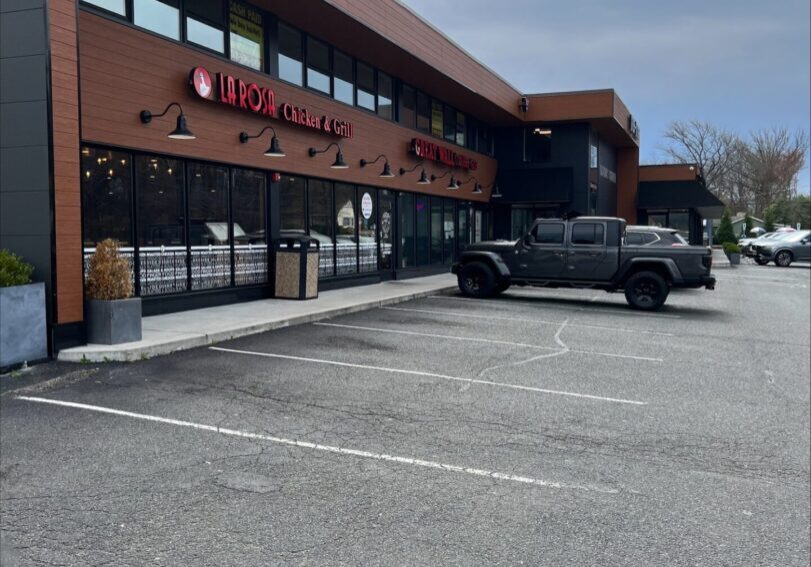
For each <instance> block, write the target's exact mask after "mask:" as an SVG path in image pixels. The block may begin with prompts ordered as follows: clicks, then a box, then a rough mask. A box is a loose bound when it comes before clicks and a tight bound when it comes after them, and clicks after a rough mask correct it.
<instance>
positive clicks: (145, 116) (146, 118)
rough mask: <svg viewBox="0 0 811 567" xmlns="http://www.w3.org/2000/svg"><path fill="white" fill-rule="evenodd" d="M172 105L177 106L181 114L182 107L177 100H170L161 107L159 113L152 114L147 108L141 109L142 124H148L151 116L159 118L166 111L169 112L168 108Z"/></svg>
mask: <svg viewBox="0 0 811 567" xmlns="http://www.w3.org/2000/svg"><path fill="white" fill-rule="evenodd" d="M173 106H176V107H177V109H178V110H179V111H180V114H181V116H182V115H183V107H181V106H180V103H179V102H170V103H169V104H168V105H167V106H166V108H164V109H163V112H161V113H160V114H152V113H151V112H150V111H148V110H142V111H141V122H142V123H143V124H149V123H150V122H151V121H152V119H153V118H160V117H161V116H164V115H165V114H166V113H167V112H169V109H170V108H172V107H173Z"/></svg>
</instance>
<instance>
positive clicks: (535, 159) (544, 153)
mask: <svg viewBox="0 0 811 567" xmlns="http://www.w3.org/2000/svg"><path fill="white" fill-rule="evenodd" d="M525 145H526V161H528V162H530V163H545V162H548V161H549V160H551V159H552V129H551V128H546V127H543V126H539V127H535V128H527V129H526V130H525Z"/></svg>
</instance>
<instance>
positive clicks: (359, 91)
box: [355, 61, 375, 112]
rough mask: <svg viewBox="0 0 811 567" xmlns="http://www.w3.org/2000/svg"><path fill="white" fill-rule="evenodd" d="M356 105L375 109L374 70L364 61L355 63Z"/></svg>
mask: <svg viewBox="0 0 811 567" xmlns="http://www.w3.org/2000/svg"><path fill="white" fill-rule="evenodd" d="M357 71H358V76H357V81H358V83H357V88H356V89H355V93H356V97H357V105H358V106H359V107H361V108H365V109H366V110H371V111H372V112H374V110H375V70H374V69H373V68H372V67H370V66H369V65H367V64H365V63H361V62H360V61H358V63H357Z"/></svg>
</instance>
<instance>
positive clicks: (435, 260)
mask: <svg viewBox="0 0 811 567" xmlns="http://www.w3.org/2000/svg"><path fill="white" fill-rule="evenodd" d="M431 263H432V264H441V263H442V199H441V198H440V197H431Z"/></svg>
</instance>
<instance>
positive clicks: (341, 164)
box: [308, 142, 349, 169]
mask: <svg viewBox="0 0 811 567" xmlns="http://www.w3.org/2000/svg"><path fill="white" fill-rule="evenodd" d="M332 146H335V147H336V148H338V152H337V153H336V154H335V161H334V162H333V163H332V165H331V166H330V168H332V169H349V166H348V165H346V162H345V161H344V154H343V152H341V146H340V145H339V144H338V142H332V143H331V144H330V145H328V146H327V147H326V148H324V149H323V150H316V149H315V148H310V149H309V151H308V153H309V154H310V157H315V156H317V155H318V154H323V153H324V152H326V151H327V150H328V149H330V148H331V147H332Z"/></svg>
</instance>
